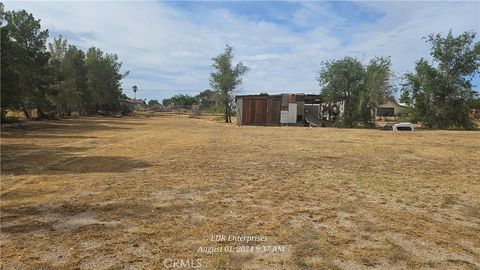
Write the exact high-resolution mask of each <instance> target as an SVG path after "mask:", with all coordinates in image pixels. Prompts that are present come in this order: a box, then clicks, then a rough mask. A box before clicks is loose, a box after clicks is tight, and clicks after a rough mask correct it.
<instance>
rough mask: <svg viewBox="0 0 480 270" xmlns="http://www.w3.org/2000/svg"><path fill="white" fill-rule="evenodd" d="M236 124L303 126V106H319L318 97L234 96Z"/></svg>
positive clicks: (300, 95) (292, 95) (296, 95)
mask: <svg viewBox="0 0 480 270" xmlns="http://www.w3.org/2000/svg"><path fill="white" fill-rule="evenodd" d="M235 101H236V104H237V124H239V125H259V126H278V125H282V124H290V125H303V124H304V122H305V105H306V104H320V101H321V100H320V96H319V95H305V94H279V95H268V96H266V95H242V96H236V97H235Z"/></svg>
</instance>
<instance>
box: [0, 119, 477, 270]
mask: <svg viewBox="0 0 480 270" xmlns="http://www.w3.org/2000/svg"><path fill="white" fill-rule="evenodd" d="M1 151H2V152H1V159H2V171H1V178H2V179H1V235H0V247H1V260H0V263H1V264H0V267H1V268H2V269H168V268H169V267H171V266H172V262H173V260H174V259H175V260H177V262H180V261H182V262H183V263H189V265H188V266H190V267H186V268H187V269H195V268H194V267H197V269H365V268H369V269H479V268H480V133H479V132H460V131H418V132H413V133H393V132H388V131H379V130H362V129H335V128H301V127H246V126H245V127H237V126H235V125H227V124H223V123H219V122H215V121H210V120H206V119H189V118H187V117H175V116H173V117H125V118H82V119H75V120H64V121H51V122H36V123H35V122H33V123H28V124H27V125H25V127H24V128H20V129H14V128H4V129H3V130H2V141H1ZM212 235H234V236H261V237H264V238H265V241H261V242H260V241H257V242H250V243H246V242H242V241H240V242H239V241H237V242H235V241H222V242H214V241H211V236H212ZM225 246H229V247H233V248H234V250H233V251H239V250H237V249H238V248H241V247H242V246H248V247H249V246H253V247H254V248H258V247H265V246H273V247H279V248H278V249H277V250H275V249H274V250H268V251H266V250H261V251H255V252H252V251H251V250H247V251H246V252H213V253H211V254H208V253H202V252H199V248H201V247H211V248H215V247H217V248H218V247H225ZM244 251H245V250H244ZM197 259H199V261H194V260H197ZM177 266H178V265H177ZM183 266H186V265H185V264H184V265H183ZM172 269H175V268H172ZM177 269H178V268H177Z"/></svg>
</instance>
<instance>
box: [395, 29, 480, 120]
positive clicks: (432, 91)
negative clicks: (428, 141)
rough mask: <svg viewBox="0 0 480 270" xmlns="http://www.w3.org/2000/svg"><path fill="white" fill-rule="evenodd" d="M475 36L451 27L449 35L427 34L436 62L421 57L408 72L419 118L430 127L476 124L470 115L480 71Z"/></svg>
mask: <svg viewBox="0 0 480 270" xmlns="http://www.w3.org/2000/svg"><path fill="white" fill-rule="evenodd" d="M475 36H476V34H475V33H473V32H464V33H463V34H461V35H459V36H457V37H455V36H453V34H452V32H451V31H450V32H449V33H448V34H447V36H446V37H442V36H441V35H440V34H431V35H430V36H428V37H427V38H426V41H427V42H428V43H430V45H431V52H430V54H431V56H432V58H433V63H429V62H428V61H427V60H426V59H424V58H421V59H420V60H418V61H417V62H416V66H415V71H414V72H412V73H408V74H406V75H405V80H406V83H405V85H404V87H403V95H405V96H408V97H409V98H410V99H411V101H412V104H413V109H412V111H413V117H414V118H415V119H416V120H419V121H422V122H423V123H424V124H425V125H426V126H428V127H430V128H440V129H445V128H452V127H453V128H460V127H461V128H464V129H473V128H475V123H474V122H473V120H472V119H470V118H469V115H468V114H469V110H470V109H471V104H472V99H474V98H475V92H474V91H473V89H472V84H471V79H472V77H473V75H474V74H475V73H477V74H478V73H479V72H480V71H479V68H480V42H475Z"/></svg>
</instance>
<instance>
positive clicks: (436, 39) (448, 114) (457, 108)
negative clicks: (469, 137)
mask: <svg viewBox="0 0 480 270" xmlns="http://www.w3.org/2000/svg"><path fill="white" fill-rule="evenodd" d="M475 36H476V34H475V33H473V32H465V33H463V34H461V35H459V36H457V37H455V36H453V35H452V33H451V31H450V32H449V33H448V35H447V36H446V37H442V36H441V35H439V34H432V35H430V36H428V37H427V38H426V41H427V42H428V43H430V45H431V52H430V54H431V56H432V58H433V62H432V63H429V62H428V61H427V60H426V59H424V58H421V59H420V60H418V61H417V62H416V63H415V71H414V72H411V73H408V74H405V76H404V78H403V79H404V84H403V86H402V89H401V92H402V93H401V97H400V100H401V101H402V102H405V103H407V104H409V105H410V108H409V112H410V115H411V120H413V121H420V122H422V123H423V124H424V125H425V126H427V127H430V128H440V129H446V128H462V129H474V128H475V127H476V124H475V122H474V120H473V119H472V117H470V112H471V110H472V109H480V106H479V105H480V98H479V96H478V93H477V92H475V91H474V90H473V86H472V83H471V80H472V77H473V76H474V75H475V74H480V69H479V68H480V42H474V41H475ZM392 77H393V74H392V71H391V62H390V59H389V58H384V57H377V58H374V59H373V60H371V61H370V62H369V63H368V64H367V65H364V64H362V63H361V62H360V61H359V60H357V59H355V58H352V57H345V58H343V59H340V60H331V61H327V62H324V63H323V64H322V69H321V70H320V72H319V73H318V76H317V79H318V81H319V84H320V87H321V91H320V94H321V95H322V96H323V98H324V100H325V101H327V102H342V103H343V112H342V113H341V114H340V117H338V119H337V121H336V123H335V124H336V125H337V126H340V127H356V126H358V125H362V126H365V127H370V126H374V121H375V115H374V112H375V109H376V108H377V107H378V106H379V105H381V104H382V103H383V102H385V101H386V100H387V99H388V98H393V87H392V85H391V83H390V81H391V79H392Z"/></svg>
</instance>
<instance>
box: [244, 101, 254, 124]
mask: <svg viewBox="0 0 480 270" xmlns="http://www.w3.org/2000/svg"><path fill="white" fill-rule="evenodd" d="M242 120H243V124H244V125H253V124H254V123H255V100H253V99H248V98H244V99H243V112H242Z"/></svg>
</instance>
